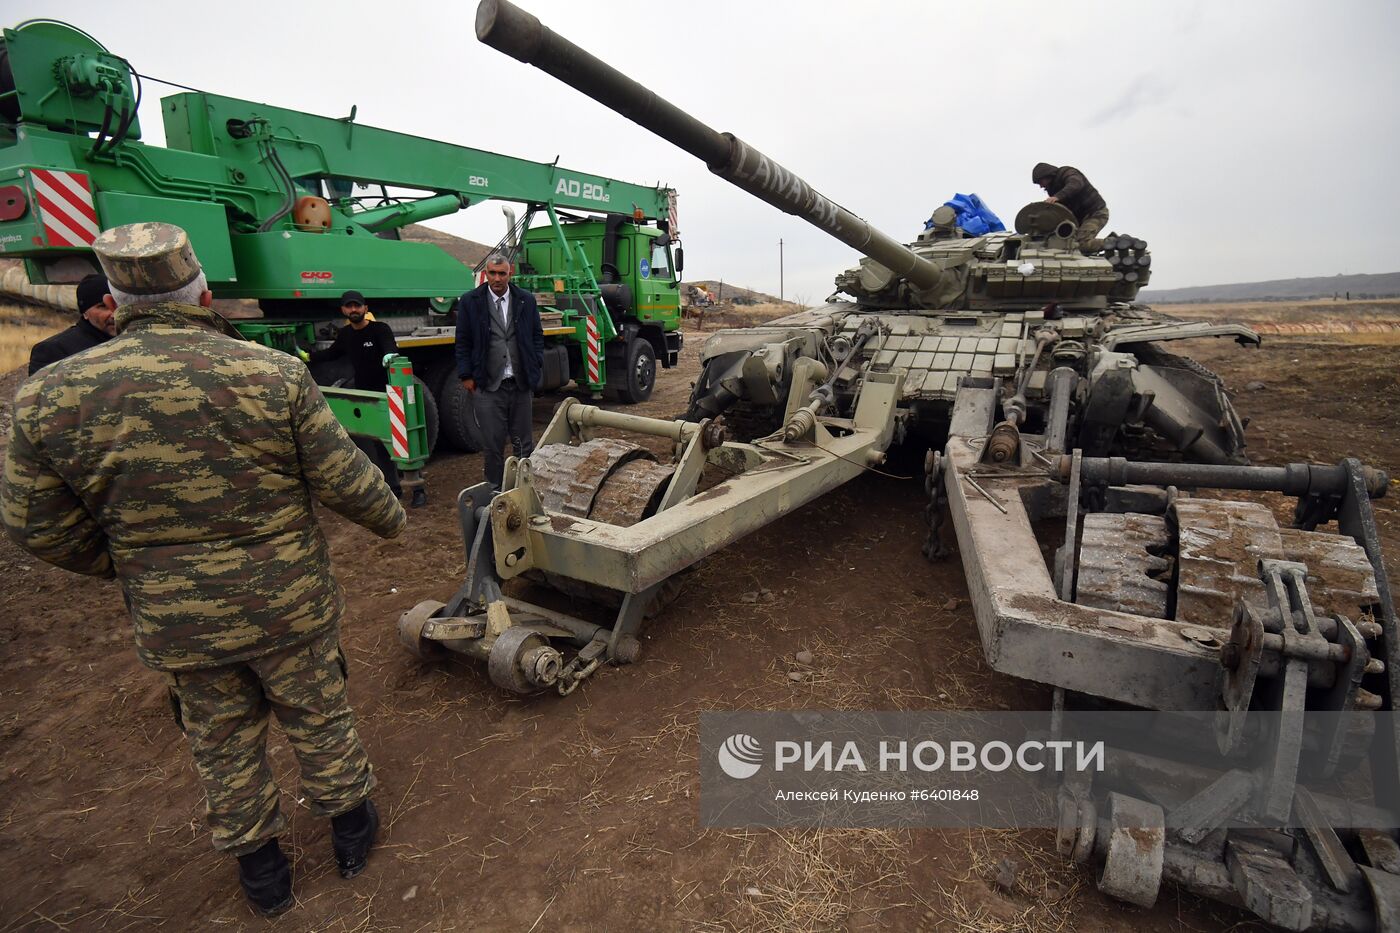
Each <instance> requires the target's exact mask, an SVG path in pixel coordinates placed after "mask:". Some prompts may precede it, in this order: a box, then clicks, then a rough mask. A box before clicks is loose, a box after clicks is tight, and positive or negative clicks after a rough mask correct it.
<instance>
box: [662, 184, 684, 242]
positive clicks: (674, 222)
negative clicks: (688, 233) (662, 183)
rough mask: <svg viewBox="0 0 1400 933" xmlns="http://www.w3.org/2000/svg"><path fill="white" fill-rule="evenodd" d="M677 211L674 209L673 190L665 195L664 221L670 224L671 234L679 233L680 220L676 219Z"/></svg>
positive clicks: (674, 194)
mask: <svg viewBox="0 0 1400 933" xmlns="http://www.w3.org/2000/svg"><path fill="white" fill-rule="evenodd" d="M678 217H679V212H678V211H677V210H676V193H675V192H674V191H672V192H670V193H669V194H667V195H666V221H667V223H669V224H670V229H671V236H673V237H678V236H680V235H681V225H680V221H679V220H678V219H677V218H678Z"/></svg>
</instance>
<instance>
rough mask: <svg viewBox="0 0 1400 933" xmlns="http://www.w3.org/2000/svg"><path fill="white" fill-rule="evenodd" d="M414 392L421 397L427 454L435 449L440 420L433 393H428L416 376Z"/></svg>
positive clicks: (424, 384)
mask: <svg viewBox="0 0 1400 933" xmlns="http://www.w3.org/2000/svg"><path fill="white" fill-rule="evenodd" d="M413 389H414V391H415V392H416V393H417V394H418V395H421V396H422V397H423V422H424V425H425V426H426V427H427V429H428V454H429V455H430V456H431V455H432V452H433V451H434V450H436V449H437V445H438V438H439V436H440V434H441V427H442V426H441V419H440V418H439V417H438V404H437V400H436V399H434V398H433V393H431V392H429V391H428V386H427V384H426V383H424V382H423V380H422V379H419V378H418V377H417V376H414V377H413Z"/></svg>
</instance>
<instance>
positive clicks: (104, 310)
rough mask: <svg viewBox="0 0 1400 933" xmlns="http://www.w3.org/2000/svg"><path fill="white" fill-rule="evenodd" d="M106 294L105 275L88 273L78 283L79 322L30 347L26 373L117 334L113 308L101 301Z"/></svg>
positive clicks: (37, 369) (33, 372) (30, 373)
mask: <svg viewBox="0 0 1400 933" xmlns="http://www.w3.org/2000/svg"><path fill="white" fill-rule="evenodd" d="M106 297H107V277H106V276H103V275H96V274H94V275H89V276H87V277H86V278H84V279H83V280H82V281H81V282H79V283H78V322H77V323H76V324H74V325H73V326H72V327H70V328H68V329H67V330H64V331H59V332H58V333H56V334H54V335H53V336H52V337H49V338H47V339H45V340H40V341H39V342H38V343H36V344H34V346H33V347H31V348H30V350H29V375H31V376H32V375H34V374H35V373H37V372H38V371H39V370H41V369H43V368H44V367H45V366H47V365H49V364H50V363H56V362H58V361H59V360H61V359H64V358H66V357H70V356H72V355H73V354H74V353H82V352H83V351H84V350H86V349H88V348H89V347H95V346H97V345H98V344H99V343H105V342H106V341H107V340H110V339H111V338H112V337H113V336H114V335H115V334H116V332H117V324H116V312H115V311H114V310H113V309H112V308H109V307H107V305H106V304H105V303H104V301H103V299H104V298H106Z"/></svg>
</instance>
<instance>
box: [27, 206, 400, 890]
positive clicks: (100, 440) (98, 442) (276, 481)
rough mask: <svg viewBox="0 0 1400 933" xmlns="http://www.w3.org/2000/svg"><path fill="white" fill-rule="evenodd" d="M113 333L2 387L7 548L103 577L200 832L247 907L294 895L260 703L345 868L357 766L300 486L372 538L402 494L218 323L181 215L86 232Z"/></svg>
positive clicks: (254, 349) (367, 805)
mask: <svg viewBox="0 0 1400 933" xmlns="http://www.w3.org/2000/svg"><path fill="white" fill-rule="evenodd" d="M93 249H94V250H95V251H96V253H97V255H98V259H99V260H100V261H101V263H102V266H103V269H104V270H105V271H106V273H107V276H108V279H109V282H110V291H111V294H110V295H109V296H108V299H107V300H108V301H111V302H112V304H113V306H114V307H115V308H116V324H117V330H118V334H117V336H116V337H114V338H113V339H111V340H110V341H108V342H106V343H104V344H102V345H101V346H98V347H94V348H93V349H92V350H90V351H89V352H87V353H84V354H82V355H80V356H74V357H69V358H68V359H65V360H61V361H60V362H57V363H55V364H53V365H52V366H49V367H47V368H46V369H44V370H42V371H41V372H39V373H38V374H36V375H35V376H34V377H32V378H30V379H29V380H28V381H26V382H25V383H24V384H23V385H21V386H20V389H19V393H18V395H17V397H16V400H15V407H14V422H13V426H12V429H11V435H10V446H9V450H8V453H7V455H6V458H5V467H4V475H3V479H0V521H3V524H4V525H5V529H6V531H7V532H8V533H9V534H10V536H11V537H12V538H14V540H15V541H16V542H18V543H19V544H20V546H22V547H24V548H25V549H27V550H28V551H30V552H31V553H33V554H35V555H36V556H38V557H40V558H41V559H43V560H46V561H48V562H49V563H52V564H55V565H57V566H59V567H63V568H66V569H68V570H72V571H74V572H77V573H84V574H90V575H93V576H98V577H109V578H110V577H115V578H116V579H117V581H118V582H119V583H120V585H121V588H122V592H123V594H124V596H125V597H126V603H127V607H128V608H129V610H130V612H131V616H132V620H133V622H134V624H135V631H136V650H137V653H138V655H139V656H140V658H141V660H142V661H143V662H144V663H145V664H146V665H148V666H150V667H152V668H155V669H156V670H159V671H163V672H165V675H166V677H167V678H168V681H169V685H170V687H171V695H172V699H173V700H174V702H175V705H176V710H177V712H178V714H179V716H180V717H181V718H182V720H183V722H182V728H183V729H184V731H185V734H186V736H187V737H188V738H189V743H190V749H191V751H192V752H193V755H194V762H195V767H196V770H197V771H198V772H199V776H200V778H201V780H202V782H203V784H204V789H205V793H206V797H207V801H208V815H209V824H210V827H211V829H212V832H213V839H214V847H215V848H216V849H219V850H221V851H226V852H230V853H232V854H233V855H236V856H238V861H239V878H240V880H241V882H242V884H243V888H244V891H245V893H246V894H247V895H248V898H249V900H250V901H252V903H253V905H254V906H255V907H256V908H258V909H259V910H260V911H262V912H263V913H265V914H268V915H272V914H275V913H280V912H281V911H283V910H286V909H287V908H288V907H290V906H291V904H292V893H291V869H290V866H289V865H288V864H287V860H286V857H285V856H284V855H283V854H282V851H281V849H280V848H279V846H278V843H277V836H278V834H279V833H281V832H282V831H283V829H284V828H285V827H286V825H287V824H286V819H285V818H284V817H283V815H282V813H281V812H280V810H279V807H278V796H279V795H278V789H277V786H276V784H275V783H274V782H273V780H272V773H271V771H270V770H269V768H268V763H267V759H266V756H265V749H266V744H267V732H268V723H269V713H275V714H276V716H277V719H278V721H279V722H280V723H281V724H282V729H283V731H284V732H285V733H286V735H287V738H288V740H289V741H290V743H291V746H292V749H293V750H294V751H295V752H296V756H297V759H298V762H299V763H300V765H301V780H302V789H303V793H304V796H305V798H306V800H307V802H308V803H309V805H310V808H311V810H312V811H313V812H314V813H317V814H319V815H322V816H328V817H330V818H331V824H332V841H333V848H334V851H335V856H336V859H337V862H338V863H339V867H340V872H341V874H342V875H344V876H345V877H347V878H349V877H353V876H354V875H355V874H357V873H358V872H359V871H360V870H362V869H363V868H364V865H365V860H366V858H367V856H368V852H369V848H370V846H371V845H372V844H373V842H374V837H375V834H376V832H377V830H378V825H379V818H378V814H377V813H376V812H375V810H374V805H373V803H372V802H371V801H370V799H369V794H370V791H371V790H373V788H374V785H375V778H374V775H373V772H372V771H371V768H370V763H369V760H368V758H367V757H366V756H365V752H364V749H363V747H362V746H361V745H360V740H359V737H358V736H357V735H356V733H355V728H354V714H353V713H352V712H351V709H350V706H349V704H348V702H347V699H346V689H345V656H344V654H343V653H342V652H341V650H340V646H339V632H338V627H339V623H340V618H341V616H342V615H343V614H344V612H345V600H344V595H343V594H342V592H341V590H340V587H339V585H338V584H337V583H336V580H335V578H334V577H333V576H332V574H331V566H330V555H329V553H328V550H327V545H326V539H325V537H324V536H323V535H322V533H321V529H320V526H319V525H318V524H317V522H316V518H315V516H314V515H313V513H312V506H311V500H312V498H313V497H315V498H316V499H318V500H320V502H321V503H322V504H323V505H325V506H327V507H329V508H331V509H333V510H335V511H336V512H339V513H340V514H342V515H344V516H345V517H346V518H349V519H350V520H352V521H354V522H357V523H359V524H361V525H364V526H365V527H366V528H368V529H369V530H371V531H373V532H374V533H376V534H378V535H380V536H381V537H386V538H392V537H394V536H396V535H398V534H399V533H400V532H401V531H402V530H403V528H404V524H405V516H404V512H403V509H402V507H400V505H399V503H398V500H397V499H396V498H395V497H394V495H393V493H392V492H390V491H389V487H388V486H387V485H385V483H384V480H383V479H382V478H381V476H380V474H379V471H378V470H377V469H375V468H374V466H373V465H372V464H371V463H370V461H369V459H368V458H367V457H365V455H364V454H363V453H361V452H360V450H359V449H358V448H357V447H356V446H355V444H354V443H353V442H352V441H351V440H350V437H349V436H348V435H347V434H346V433H345V431H344V429H342V428H341V426H340V424H339V423H338V422H337V421H336V420H335V418H334V417H333V416H332V415H331V412H330V409H329V408H328V407H327V405H326V402H325V399H324V398H323V397H322V396H321V393H320V390H318V389H317V388H316V385H315V383H314V382H312V380H311V375H310V373H309V372H308V371H307V369H306V367H305V366H303V365H302V364H301V363H300V362H299V361H298V360H297V359H296V358H295V357H293V356H291V355H289V354H285V353H280V352H277V351H274V350H270V349H267V348H265V347H261V346H258V345H257V344H253V343H250V342H248V341H245V340H242V339H240V338H239V337H238V334H237V332H236V331H235V330H234V329H233V328H232V326H231V325H229V324H228V322H227V321H225V320H224V319H223V318H222V317H221V316H220V315H218V314H217V313H215V312H214V311H213V310H212V309H211V307H210V306H211V302H212V298H213V296H212V295H211V294H210V292H209V290H208V285H207V283H206V280H205V277H204V274H203V272H202V271H201V270H200V267H199V264H198V262H197V261H196V259H195V256H194V252H193V250H192V249H191V248H190V244H189V238H188V237H187V236H186V234H185V231H183V230H181V229H180V228H179V227H174V226H171V225H169V224H159V223H147V224H132V225H129V226H125V227H118V228H115V229H113V230H108V231H106V232H104V233H102V234H101V235H100V236H99V237H98V238H97V240H96V241H94V243H93Z"/></svg>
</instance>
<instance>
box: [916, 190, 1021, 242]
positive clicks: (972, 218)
mask: <svg viewBox="0 0 1400 933" xmlns="http://www.w3.org/2000/svg"><path fill="white" fill-rule="evenodd" d="M945 206H946V207H951V208H952V209H953V210H955V211H957V214H958V221H957V223H958V226H959V227H962V228H963V230H964V232H966V233H967V235H968V236H985V235H986V234H988V233H996V232H997V231H999V230H1005V229H1006V227H1005V225H1003V224H1002V222H1001V219H1000V218H999V217H997V215H996V214H993V213H992V209H991V208H990V207H988V206H987V205H985V204H983V203H982V199H981V198H979V197H978V196H977V195H975V194H955V195H953V197H952V198H951V199H949V200H948V201H947V202H945ZM932 226H933V218H931V217H930V218H929V219H928V221H927V222H926V223H925V224H924V229H925V230H927V229H928V228H930V227H932Z"/></svg>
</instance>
